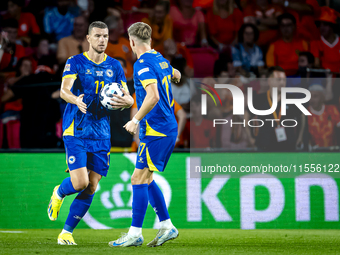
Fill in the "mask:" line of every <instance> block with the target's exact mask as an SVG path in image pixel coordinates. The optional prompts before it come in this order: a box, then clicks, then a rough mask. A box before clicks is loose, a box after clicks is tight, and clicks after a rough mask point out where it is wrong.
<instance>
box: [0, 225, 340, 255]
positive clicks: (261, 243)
mask: <svg viewBox="0 0 340 255" xmlns="http://www.w3.org/2000/svg"><path fill="white" fill-rule="evenodd" d="M10 231H13V230H10ZM21 231H22V232H21V233H6V230H0V254H71V255H75V254H115V255H116V254H134V253H135V254H138V255H141V254H175V255H181V254H194V255H196V254H340V230H221V229H191V230H188V229H179V233H180V235H179V237H178V238H177V239H175V240H172V241H169V242H167V243H165V244H164V245H163V246H161V247H155V248H149V247H147V246H146V244H147V243H148V242H149V241H151V240H152V239H153V238H154V237H155V235H156V232H157V230H152V229H145V230H143V236H144V244H143V245H142V247H129V248H111V247H109V246H108V242H109V241H111V240H114V239H116V238H117V237H119V236H120V234H121V232H124V231H126V229H112V230H82V229H77V230H75V232H74V234H73V236H74V239H75V241H76V242H77V243H78V245H77V246H60V245H57V236H58V234H59V232H60V230H21Z"/></svg>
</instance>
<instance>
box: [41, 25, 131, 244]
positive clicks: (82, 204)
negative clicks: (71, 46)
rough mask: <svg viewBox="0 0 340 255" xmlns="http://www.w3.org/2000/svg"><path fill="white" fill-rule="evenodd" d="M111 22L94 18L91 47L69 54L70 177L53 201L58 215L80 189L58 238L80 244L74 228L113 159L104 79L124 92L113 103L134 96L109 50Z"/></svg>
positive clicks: (52, 211)
mask: <svg viewBox="0 0 340 255" xmlns="http://www.w3.org/2000/svg"><path fill="white" fill-rule="evenodd" d="M108 38H109V34H108V28H107V26H106V24H105V23H103V22H100V21H95V22H93V23H91V24H90V26H89V30H88V35H87V40H88V42H89V45H90V47H89V51H88V52H84V53H82V54H79V55H75V56H72V57H70V58H69V59H68V60H67V62H66V65H65V69H64V73H63V79H62V84H61V90H60V96H61V97H62V98H63V99H64V100H65V101H66V102H67V103H68V104H67V106H66V109H65V113H64V117H63V140H64V143H65V149H66V160H67V164H68V169H69V172H70V177H68V178H66V179H64V180H63V181H62V183H61V184H60V185H58V186H56V187H55V188H54V190H53V194H52V197H51V200H50V203H49V206H48V210H47V212H48V216H49V218H50V220H52V221H55V220H56V219H57V218H58V214H59V211H60V207H61V205H62V203H63V200H64V198H65V197H66V196H68V195H71V194H74V193H78V195H77V196H76V198H75V199H74V201H73V202H72V204H71V207H70V212H69V215H68V218H67V220H66V223H65V226H64V229H63V230H62V232H61V233H60V234H59V236H58V244H61V245H76V243H75V241H74V239H73V237H72V232H73V230H74V228H75V227H76V226H77V224H78V223H79V221H80V220H81V219H82V217H83V216H84V215H85V213H86V212H87V211H88V209H89V207H90V205H91V202H92V199H93V196H94V193H95V191H96V188H97V185H98V182H99V181H100V179H101V178H102V176H106V175H107V172H108V169H109V164H110V149H111V143H110V118H109V114H108V110H107V109H105V108H104V107H103V106H102V105H101V103H100V99H99V93H100V90H101V88H102V87H103V86H104V85H105V84H110V83H120V84H121V85H122V86H123V88H124V89H123V90H122V91H123V93H124V96H116V95H115V97H114V98H113V99H112V100H113V101H112V103H111V105H112V106H113V107H116V108H123V107H124V108H126V107H130V106H131V105H132V104H133V102H134V100H133V98H132V97H131V96H130V94H129V92H128V88H127V86H126V78H125V75H124V71H123V68H122V66H121V65H120V63H119V61H117V60H115V59H113V58H111V57H109V56H107V55H106V54H105V53H104V51H105V49H106V47H107V43H108Z"/></svg>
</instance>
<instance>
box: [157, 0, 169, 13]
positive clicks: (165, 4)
mask: <svg viewBox="0 0 340 255" xmlns="http://www.w3.org/2000/svg"><path fill="white" fill-rule="evenodd" d="M157 5H159V6H162V7H164V9H165V12H166V13H167V14H168V13H169V11H170V2H169V1H165V0H159V1H158V2H157V4H156V5H155V6H157Z"/></svg>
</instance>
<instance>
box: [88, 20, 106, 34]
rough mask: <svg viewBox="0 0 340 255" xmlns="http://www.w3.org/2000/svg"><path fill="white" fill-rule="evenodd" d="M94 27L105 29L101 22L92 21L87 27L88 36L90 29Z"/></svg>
mask: <svg viewBox="0 0 340 255" xmlns="http://www.w3.org/2000/svg"><path fill="white" fill-rule="evenodd" d="M94 27H97V28H101V29H105V28H107V25H106V24H105V23H104V22H101V21H93V22H92V23H91V24H90V26H89V30H88V34H91V31H92V28H94Z"/></svg>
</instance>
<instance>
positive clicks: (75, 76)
mask: <svg viewBox="0 0 340 255" xmlns="http://www.w3.org/2000/svg"><path fill="white" fill-rule="evenodd" d="M77 75H78V74H67V75H65V76H64V77H63V79H62V80H64V79H67V78H71V79H73V80H75V79H77Z"/></svg>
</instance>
